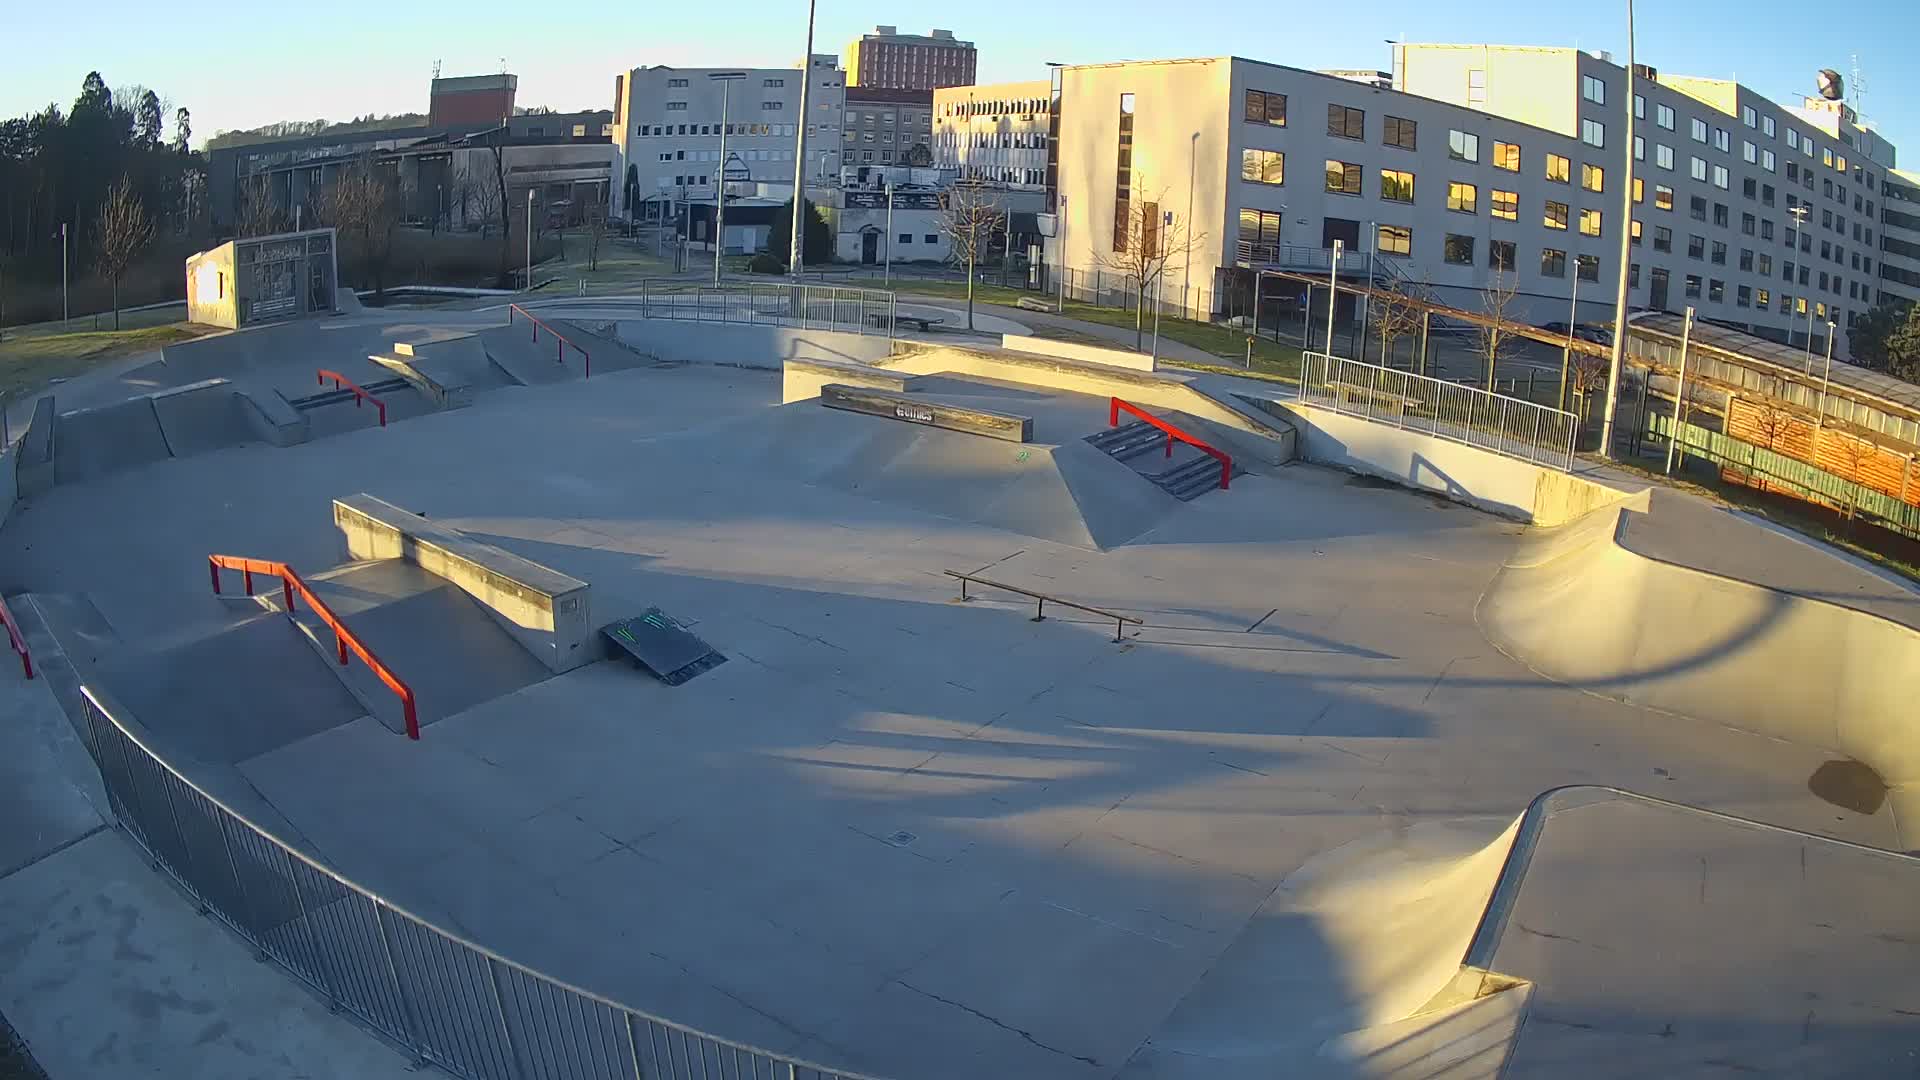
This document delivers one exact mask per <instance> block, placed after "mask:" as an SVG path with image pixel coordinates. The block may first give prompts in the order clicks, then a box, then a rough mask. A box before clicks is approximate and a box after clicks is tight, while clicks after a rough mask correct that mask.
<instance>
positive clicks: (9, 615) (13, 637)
mask: <svg viewBox="0 0 1920 1080" xmlns="http://www.w3.org/2000/svg"><path fill="white" fill-rule="evenodd" d="M0 622H3V623H6V624H7V640H8V642H9V643H11V644H12V645H13V651H14V652H17V653H19V654H20V670H21V671H23V672H25V673H26V676H27V678H29V679H31V678H33V654H32V653H30V652H28V651H27V639H26V636H25V635H23V634H21V633H20V624H19V623H16V622H14V621H13V612H11V611H8V610H7V602H6V601H5V600H0Z"/></svg>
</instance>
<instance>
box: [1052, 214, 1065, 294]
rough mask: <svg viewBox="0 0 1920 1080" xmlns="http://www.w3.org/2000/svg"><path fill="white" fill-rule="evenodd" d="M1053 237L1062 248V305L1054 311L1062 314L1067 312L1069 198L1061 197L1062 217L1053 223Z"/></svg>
mask: <svg viewBox="0 0 1920 1080" xmlns="http://www.w3.org/2000/svg"><path fill="white" fill-rule="evenodd" d="M1053 236H1054V239H1055V240H1056V241H1057V242H1058V245H1059V248H1060V267H1059V269H1060V303H1059V304H1057V305H1055V307H1054V310H1055V311H1058V312H1060V313H1062V314H1065V313H1066V310H1067V197H1066V196H1065V195H1062V196H1060V216H1059V217H1058V218H1057V219H1055V221H1054V223H1053Z"/></svg>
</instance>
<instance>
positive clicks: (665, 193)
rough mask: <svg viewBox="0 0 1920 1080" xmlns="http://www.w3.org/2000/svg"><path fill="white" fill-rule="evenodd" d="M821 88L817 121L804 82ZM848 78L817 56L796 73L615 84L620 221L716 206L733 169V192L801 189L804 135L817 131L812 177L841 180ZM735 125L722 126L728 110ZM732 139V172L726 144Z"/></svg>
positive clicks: (717, 73) (639, 74)
mask: <svg viewBox="0 0 1920 1080" xmlns="http://www.w3.org/2000/svg"><path fill="white" fill-rule="evenodd" d="M802 77H806V78H809V79H811V80H812V85H811V87H810V88H809V90H808V112H809V113H810V114H811V115H809V116H807V117H804V118H803V117H802V116H801V115H800V80H801V78H802ZM845 104H846V79H845V77H844V76H843V74H842V72H841V71H840V67H839V60H838V58H837V57H835V56H833V55H831V54H825V53H820V54H815V55H814V56H813V57H812V58H811V60H810V63H809V64H808V66H807V68H806V69H805V70H804V71H802V69H800V68H798V67H792V68H672V67H664V66H662V67H646V68H634V69H633V70H631V71H629V72H626V73H624V74H621V75H617V76H615V77H614V110H613V143H614V145H615V146H616V147H617V148H618V149H619V151H620V175H621V177H622V180H621V183H620V184H619V185H617V190H616V192H615V196H614V198H615V202H614V208H613V213H614V216H616V217H624V218H628V219H631V220H673V219H674V218H675V217H676V215H677V214H678V213H679V210H678V206H679V204H680V203H681V202H683V201H691V202H694V203H707V204H711V203H713V202H714V201H715V196H716V193H717V190H718V186H719V184H720V183H721V176H722V173H723V171H724V173H725V176H726V182H727V183H728V184H729V185H733V184H739V185H742V186H746V187H754V188H755V189H756V190H757V189H759V188H760V187H761V186H763V185H778V184H785V185H786V187H787V189H788V191H789V194H790V193H791V189H792V186H793V173H794V168H793V154H794V148H795V144H796V142H797V132H798V127H799V125H800V124H801V123H803V122H804V123H806V125H807V157H808V163H807V173H806V174H807V176H808V177H809V183H812V182H813V178H830V177H836V176H838V175H839V172H840V164H841V161H840V155H841V136H840V130H841V113H842V110H843V109H844V107H845ZM723 105H724V107H725V111H726V117H725V118H724V120H723V118H722V116H721V112H722V107H723ZM723 128H724V130H725V133H726V143H727V145H726V157H727V160H726V162H725V163H724V164H725V168H724V170H723V168H722V165H723V163H722V161H721V160H720V140H721V134H722V130H723Z"/></svg>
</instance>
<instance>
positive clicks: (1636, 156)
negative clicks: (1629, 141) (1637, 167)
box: [1633, 135, 1647, 161]
mask: <svg viewBox="0 0 1920 1080" xmlns="http://www.w3.org/2000/svg"><path fill="white" fill-rule="evenodd" d="M1633 160H1635V161H1645V160H1647V140H1646V139H1645V138H1643V137H1641V136H1639V135H1635V136H1634V137H1633Z"/></svg>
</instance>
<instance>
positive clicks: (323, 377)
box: [315, 368, 387, 427]
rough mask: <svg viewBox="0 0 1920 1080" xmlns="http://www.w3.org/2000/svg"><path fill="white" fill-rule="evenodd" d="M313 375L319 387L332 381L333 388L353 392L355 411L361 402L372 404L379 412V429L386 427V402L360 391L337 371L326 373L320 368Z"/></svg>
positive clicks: (352, 382) (350, 380) (324, 369)
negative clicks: (315, 376)
mask: <svg viewBox="0 0 1920 1080" xmlns="http://www.w3.org/2000/svg"><path fill="white" fill-rule="evenodd" d="M315 374H316V375H318V378H317V379H316V381H317V382H318V383H319V384H320V385H321V386H325V385H326V384H327V380H328V379H332V380H333V385H334V386H336V387H339V388H340V389H342V390H351V391H353V407H354V408H356V409H357V408H359V407H360V403H361V402H362V401H371V402H373V407H374V408H376V409H379V410H380V426H381V427H386V426H387V403H386V402H384V401H381V400H380V399H379V398H377V397H374V396H373V394H371V393H369V392H368V391H366V390H362V389H361V388H360V387H359V385H358V384H356V383H355V382H354V381H353V380H352V379H349V378H347V377H346V376H345V375H342V374H340V373H339V372H337V371H328V370H327V369H326V368H321V369H320V370H319V371H318V372H316V373H315Z"/></svg>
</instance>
